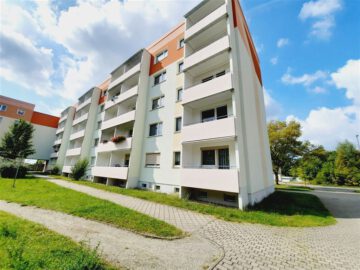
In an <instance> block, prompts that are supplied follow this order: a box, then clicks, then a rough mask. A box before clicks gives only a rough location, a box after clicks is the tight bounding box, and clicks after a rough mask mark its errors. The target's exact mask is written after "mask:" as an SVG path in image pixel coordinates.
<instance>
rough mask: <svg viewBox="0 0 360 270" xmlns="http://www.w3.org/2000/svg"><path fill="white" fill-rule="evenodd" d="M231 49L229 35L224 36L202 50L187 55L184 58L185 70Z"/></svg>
mask: <svg viewBox="0 0 360 270" xmlns="http://www.w3.org/2000/svg"><path fill="white" fill-rule="evenodd" d="M229 49H230V43H229V38H228V36H224V37H222V38H220V39H218V40H216V41H214V42H213V43H211V44H210V45H208V46H206V47H205V48H202V49H201V50H199V51H197V52H195V53H193V54H191V55H190V56H188V57H186V58H185V60H184V70H185V71H186V70H188V69H189V68H191V67H194V66H196V65H198V64H200V63H202V62H204V61H206V60H207V59H209V58H210V57H213V56H215V55H218V54H220V53H222V52H224V51H226V50H229Z"/></svg>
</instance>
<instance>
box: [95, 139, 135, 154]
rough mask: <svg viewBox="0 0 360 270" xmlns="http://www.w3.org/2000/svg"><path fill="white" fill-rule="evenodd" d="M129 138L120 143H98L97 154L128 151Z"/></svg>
mask: <svg viewBox="0 0 360 270" xmlns="http://www.w3.org/2000/svg"><path fill="white" fill-rule="evenodd" d="M131 141H132V139H131V138H126V140H125V141H123V142H120V143H113V142H111V141H110V142H107V143H100V144H99V146H98V148H97V152H98V153H101V152H113V151H120V150H128V149H130V148H131Z"/></svg>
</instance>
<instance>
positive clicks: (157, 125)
mask: <svg viewBox="0 0 360 270" xmlns="http://www.w3.org/2000/svg"><path fill="white" fill-rule="evenodd" d="M152 125H156V134H155V135H151V134H150V131H151V126H152ZM159 126H160V128H159ZM162 127H163V122H157V123H152V124H150V125H149V137H157V136H162Z"/></svg>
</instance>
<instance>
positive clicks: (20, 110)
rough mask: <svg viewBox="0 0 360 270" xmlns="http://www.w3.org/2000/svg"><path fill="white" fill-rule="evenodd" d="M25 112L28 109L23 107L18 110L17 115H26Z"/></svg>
mask: <svg viewBox="0 0 360 270" xmlns="http://www.w3.org/2000/svg"><path fill="white" fill-rule="evenodd" d="M25 113H26V111H25V110H23V109H17V110H16V114H17V115H20V116H24V115H25Z"/></svg>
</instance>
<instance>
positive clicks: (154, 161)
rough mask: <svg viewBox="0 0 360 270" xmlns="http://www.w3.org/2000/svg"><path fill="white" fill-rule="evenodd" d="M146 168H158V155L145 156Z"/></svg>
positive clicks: (148, 154)
mask: <svg viewBox="0 0 360 270" xmlns="http://www.w3.org/2000/svg"><path fill="white" fill-rule="evenodd" d="M145 166H146V167H160V153H147V154H146V156H145Z"/></svg>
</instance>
